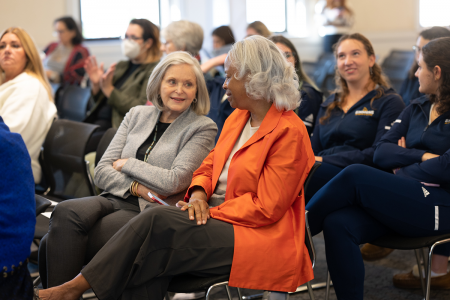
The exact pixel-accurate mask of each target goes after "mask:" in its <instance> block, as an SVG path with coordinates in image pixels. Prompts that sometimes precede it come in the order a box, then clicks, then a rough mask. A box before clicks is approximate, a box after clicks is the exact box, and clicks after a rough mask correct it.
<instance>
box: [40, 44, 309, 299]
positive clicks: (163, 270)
mask: <svg viewBox="0 0 450 300" xmlns="http://www.w3.org/2000/svg"><path fill="white" fill-rule="evenodd" d="M252 54H254V55H252ZM262 54H265V55H262ZM225 70H226V74H227V79H226V81H225V83H224V85H223V87H224V88H225V89H226V90H227V94H228V96H229V97H228V101H230V103H231V106H233V107H236V108H238V109H236V110H235V111H234V112H233V114H231V116H230V117H229V118H228V120H227V122H226V123H225V126H224V129H223V131H222V134H221V136H220V138H219V141H218V143H217V146H216V148H215V149H214V150H213V151H211V152H210V154H209V155H208V156H207V157H206V158H205V160H204V161H203V163H202V165H201V166H200V168H199V169H198V170H197V171H196V172H195V173H194V177H193V179H192V182H191V186H190V187H189V189H188V193H187V194H186V196H185V198H184V199H185V201H186V202H188V203H186V202H183V201H180V202H179V203H178V206H181V209H180V208H176V207H167V206H164V207H157V208H154V209H146V210H145V211H143V212H142V213H141V214H140V215H139V216H137V217H136V218H134V219H133V220H131V221H130V222H128V223H127V224H126V225H125V226H124V227H122V228H121V229H120V230H119V232H117V234H116V235H115V236H114V237H112V238H111V239H110V240H109V241H108V243H107V244H106V245H105V246H104V247H103V248H102V249H101V250H100V251H99V252H98V253H97V255H96V256H95V257H94V258H93V259H92V260H91V261H90V262H89V264H87V266H86V267H85V268H84V269H83V270H82V271H81V274H79V275H78V276H77V277H76V278H75V279H73V280H71V281H69V282H67V283H65V284H63V285H61V286H59V287H56V288H52V289H49V290H44V291H41V293H40V296H42V298H43V299H59V298H58V297H61V296H64V299H77V298H78V297H80V295H81V294H82V293H83V292H84V291H85V290H87V289H89V288H91V287H92V289H93V290H94V292H95V293H96V295H97V297H98V298H99V299H102V300H103V299H117V298H119V297H121V299H137V298H138V295H139V296H140V297H139V299H155V300H162V299H163V298H164V296H165V293H166V291H167V287H168V285H169V282H170V280H171V279H172V277H173V276H175V275H178V274H183V273H194V274H198V275H204V276H211V275H219V274H230V280H229V282H230V285H232V286H238V287H243V288H249V289H262V290H271V291H283V292H287V291H294V290H296V288H297V286H299V285H301V284H303V283H305V282H307V281H309V280H311V279H312V278H313V272H312V267H311V260H310V258H309V255H308V252H307V251H308V250H307V249H306V246H305V235H304V234H305V227H304V226H305V220H304V216H305V214H304V213H305V212H304V197H303V191H302V189H303V183H304V180H305V179H306V176H307V174H308V172H309V170H310V168H311V166H312V165H313V164H314V154H313V152H312V149H311V146H310V142H309V137H308V133H307V131H306V128H305V126H304V125H303V123H302V121H301V120H300V119H299V118H298V117H297V116H296V115H295V113H294V112H293V111H292V109H294V108H295V107H297V106H298V101H299V92H298V81H297V75H296V74H295V71H294V67H293V66H292V65H291V64H290V63H288V62H287V61H286V59H285V58H284V56H283V54H282V53H281V52H280V50H279V49H278V48H277V46H276V45H275V44H274V43H273V42H271V41H269V40H267V39H266V38H263V37H261V36H254V37H253V36H252V37H249V38H247V39H245V40H243V41H240V42H238V43H236V44H235V45H234V46H233V48H232V49H231V50H230V52H229V56H228V59H227V60H226V62H225ZM299 195H300V196H299ZM220 197H222V200H224V202H223V203H222V204H219V205H218V206H217V207H213V208H211V209H210V208H209V206H208V201H210V200H211V199H212V198H216V199H218V198H220ZM269 295H276V294H273V293H270V294H269ZM268 298H269V299H272V298H273V297H271V296H269V297H268Z"/></svg>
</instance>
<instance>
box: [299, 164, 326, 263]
mask: <svg viewBox="0 0 450 300" xmlns="http://www.w3.org/2000/svg"><path fill="white" fill-rule="evenodd" d="M321 165H322V163H321V162H319V161H316V162H315V163H314V165H313V166H312V168H311V170H310V171H309V174H308V177H306V180H305V183H304V184H303V192H304V193H305V192H306V189H307V188H308V185H309V182H310V181H311V178H312V177H313V175H314V173H315V172H316V171H317V169H318V168H319V167H320V166H321ZM305 223H306V225H305V244H306V248H308V253H309V258H310V259H311V263H312V267H313V268H314V265H315V264H316V250H315V249H314V243H313V240H312V236H311V231H310V230H309V222H308V211H305Z"/></svg>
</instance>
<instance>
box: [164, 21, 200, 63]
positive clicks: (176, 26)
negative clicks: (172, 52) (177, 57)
mask: <svg viewBox="0 0 450 300" xmlns="http://www.w3.org/2000/svg"><path fill="white" fill-rule="evenodd" d="M162 36H163V37H164V38H165V39H166V40H170V41H171V42H172V43H173V44H174V45H175V48H177V50H178V51H187V52H189V53H190V54H192V55H194V56H195V55H197V54H198V53H199V52H200V49H202V45H203V29H202V27H201V26H200V25H198V24H197V23H194V22H190V21H186V20H181V21H175V22H172V23H170V24H169V25H168V26H167V27H166V28H164V29H163V31H162Z"/></svg>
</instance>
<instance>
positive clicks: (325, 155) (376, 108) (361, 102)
mask: <svg viewBox="0 0 450 300" xmlns="http://www.w3.org/2000/svg"><path fill="white" fill-rule="evenodd" d="M335 56H336V60H337V69H336V78H337V79H336V86H337V87H338V88H337V91H336V92H335V93H334V94H332V95H331V96H329V97H328V99H327V100H326V101H325V102H324V103H322V104H321V107H320V110H319V114H318V115H317V121H316V125H315V127H314V132H313V135H312V137H311V145H312V148H313V150H314V154H315V155H316V161H320V162H322V166H321V167H320V168H319V169H318V170H317V172H316V173H314V176H313V177H312V178H311V181H310V184H309V187H308V190H307V192H306V195H305V196H306V201H309V200H310V199H311V198H312V196H314V194H315V193H316V192H317V191H318V190H319V189H320V188H321V187H322V186H324V185H325V184H326V183H327V182H328V181H330V180H331V179H332V178H333V177H334V176H336V175H337V174H338V173H339V172H340V171H342V170H343V169H344V168H345V167H347V166H350V165H353V164H364V165H369V166H374V163H373V153H374V151H375V146H376V144H377V143H378V141H379V140H380V138H381V137H382V136H383V134H385V133H386V132H388V130H389V129H390V126H391V124H392V123H393V122H394V121H395V119H396V118H397V117H398V115H399V114H400V112H401V111H402V110H403V108H404V107H405V104H404V103H403V100H402V99H401V97H400V96H399V95H398V94H396V93H395V91H394V90H393V89H391V88H389V85H388V82H387V81H386V78H385V76H384V74H383V73H382V71H381V68H380V66H379V65H378V64H377V63H376V62H375V53H374V50H373V47H372V44H371V43H370V41H369V40H368V39H367V38H366V37H364V36H363V35H361V34H359V33H355V34H351V35H344V36H343V37H341V38H340V39H339V41H338V43H337V44H336V48H335Z"/></svg>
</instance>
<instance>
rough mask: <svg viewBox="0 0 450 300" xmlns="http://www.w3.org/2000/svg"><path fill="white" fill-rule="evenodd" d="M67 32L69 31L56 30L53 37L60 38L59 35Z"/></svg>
mask: <svg viewBox="0 0 450 300" xmlns="http://www.w3.org/2000/svg"><path fill="white" fill-rule="evenodd" d="M66 31H67V29H63V30H55V31H53V36H58V35H61V34H64V32H66Z"/></svg>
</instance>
